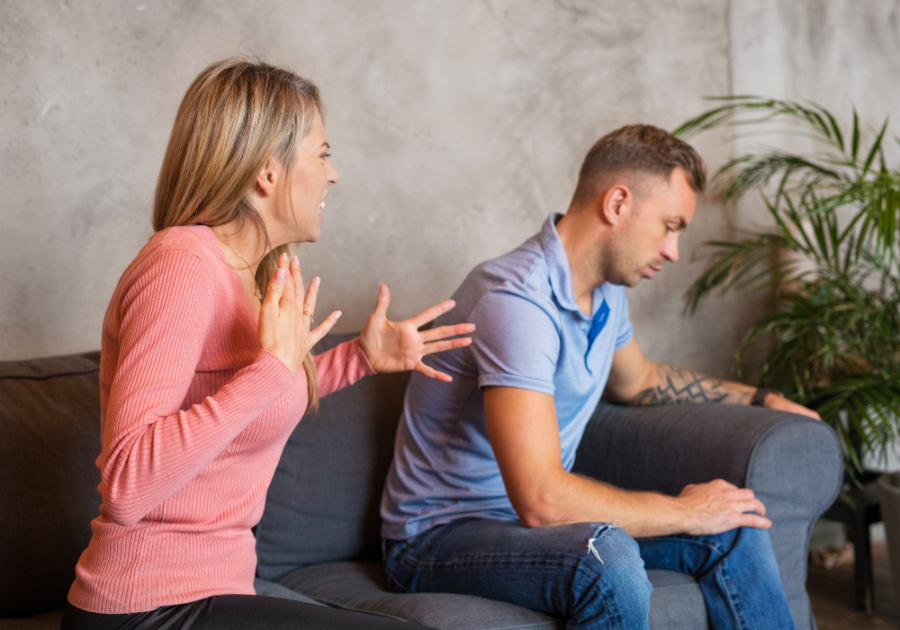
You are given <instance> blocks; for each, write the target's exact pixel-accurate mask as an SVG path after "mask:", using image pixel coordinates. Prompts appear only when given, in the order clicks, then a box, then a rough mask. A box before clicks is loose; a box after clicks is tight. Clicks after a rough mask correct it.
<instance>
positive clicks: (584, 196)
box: [573, 125, 706, 205]
mask: <svg viewBox="0 0 900 630" xmlns="http://www.w3.org/2000/svg"><path fill="white" fill-rule="evenodd" d="M675 167H681V168H683V169H684V171H685V172H686V173H687V177H688V183H689V184H690V186H691V188H692V189H693V190H694V192H697V193H700V192H703V189H704V188H705V187H706V166H705V165H704V163H703V158H701V157H700V155H699V154H698V153H697V152H696V151H695V150H694V148H693V147H692V146H691V145H689V144H688V143H687V142H684V141H683V140H679V139H678V138H676V137H675V136H673V135H672V134H670V133H669V132H668V131H664V130H662V129H660V128H659V127H654V126H652V125H627V126H625V127H621V128H619V129H616V130H615V131H613V132H611V133H608V134H606V135H605V136H603V137H602V138H600V139H599V140H598V141H597V143H596V144H594V146H593V147H591V150H590V151H588V154H587V155H586V156H585V158H584V163H582V165H581V172H580V173H579V175H578V186H577V187H576V189H575V197H574V199H573V205H586V204H589V203H591V202H592V201H593V200H594V197H595V196H596V195H597V193H598V191H600V190H603V189H604V188H608V187H610V186H614V185H615V184H617V183H624V182H617V181H614V178H615V177H621V176H623V175H624V176H627V175H629V174H631V173H643V174H647V175H659V176H662V177H663V178H665V179H668V178H669V176H671V174H672V171H673V170H675ZM635 193H636V194H637V191H635Z"/></svg>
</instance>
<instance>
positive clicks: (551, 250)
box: [541, 213, 584, 316]
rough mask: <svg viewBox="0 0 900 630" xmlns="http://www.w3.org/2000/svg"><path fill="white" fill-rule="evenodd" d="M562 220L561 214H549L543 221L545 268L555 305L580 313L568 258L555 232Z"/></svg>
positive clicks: (542, 235) (542, 234)
mask: <svg viewBox="0 0 900 630" xmlns="http://www.w3.org/2000/svg"><path fill="white" fill-rule="evenodd" d="M561 218H562V215H561V214H556V213H554V214H551V215H550V216H549V217H547V220H546V221H544V227H543V228H542V229H541V247H543V249H544V257H545V258H546V260H547V268H548V271H549V273H550V286H551V287H552V288H553V295H554V296H555V297H556V301H557V303H558V304H559V305H560V306H561V307H562V308H564V309H566V310H567V311H575V312H576V313H579V314H581V315H582V316H583V315H584V313H582V312H581V311H580V310H579V308H578V303H577V302H575V292H574V290H573V289H572V270H571V268H570V267H569V258H568V256H566V250H565V248H563V244H562V241H560V240H559V233H558V232H557V231H556V222H557V221H559V220H560V219H561Z"/></svg>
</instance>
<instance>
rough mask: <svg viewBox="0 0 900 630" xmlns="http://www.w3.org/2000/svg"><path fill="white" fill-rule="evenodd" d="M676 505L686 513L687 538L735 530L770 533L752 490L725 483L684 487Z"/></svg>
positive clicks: (760, 503)
mask: <svg viewBox="0 0 900 630" xmlns="http://www.w3.org/2000/svg"><path fill="white" fill-rule="evenodd" d="M678 502H679V503H680V504H681V505H682V506H683V507H684V509H685V510H686V511H687V513H686V514H685V518H686V523H687V527H686V528H685V530H684V531H685V533H686V534H691V535H693V536H702V535H707V534H720V533H722V532H726V531H728V530H730V529H735V528H736V527H756V528H758V529H769V528H770V527H772V521H770V520H769V519H767V518H766V506H765V505H763V503H762V501H760V500H759V499H757V498H756V495H755V494H754V493H753V490H749V489H747V488H738V487H737V486H735V485H734V484H731V483H728V482H727V481H725V480H724V479H716V480H715V481H710V482H707V483H701V484H690V485H688V486H685V488H684V490H682V491H681V494H679V495H678Z"/></svg>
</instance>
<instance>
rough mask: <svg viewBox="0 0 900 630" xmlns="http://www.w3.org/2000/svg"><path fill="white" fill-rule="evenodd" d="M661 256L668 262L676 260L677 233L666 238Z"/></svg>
mask: <svg viewBox="0 0 900 630" xmlns="http://www.w3.org/2000/svg"><path fill="white" fill-rule="evenodd" d="M661 253H662V255H663V258H665V259H666V260H668V261H669V262H673V263H674V262H678V234H675V235H674V236H673V237H672V238H669V239H666V243H665V245H664V246H663V250H662V252H661Z"/></svg>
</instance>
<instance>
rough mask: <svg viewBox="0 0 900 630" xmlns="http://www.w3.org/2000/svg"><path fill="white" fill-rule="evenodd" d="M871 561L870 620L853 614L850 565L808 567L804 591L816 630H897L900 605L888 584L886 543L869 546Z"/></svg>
mask: <svg viewBox="0 0 900 630" xmlns="http://www.w3.org/2000/svg"><path fill="white" fill-rule="evenodd" d="M872 562H873V565H874V575H875V614H874V615H873V616H871V617H869V616H867V615H865V614H864V613H861V612H859V611H857V610H856V606H855V605H854V597H853V566H852V565H845V566H840V567H835V568H833V569H824V568H821V567H814V566H812V565H810V567H809V577H808V579H807V582H806V588H807V591H809V597H810V600H811V601H812V608H813V614H814V615H815V616H816V623H817V624H818V626H819V630H869V629H870V628H879V629H885V630H895V629H896V630H900V605H898V602H897V597H896V595H895V594H894V587H893V584H892V583H891V570H890V565H889V564H888V557H887V544H886V543H884V542H873V543H872Z"/></svg>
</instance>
